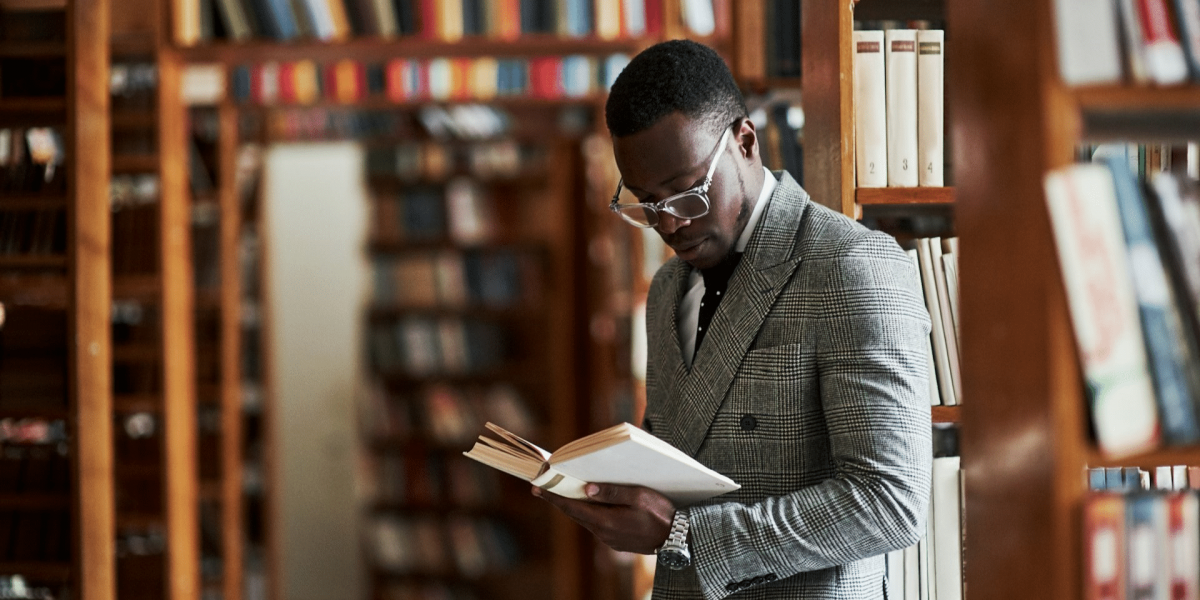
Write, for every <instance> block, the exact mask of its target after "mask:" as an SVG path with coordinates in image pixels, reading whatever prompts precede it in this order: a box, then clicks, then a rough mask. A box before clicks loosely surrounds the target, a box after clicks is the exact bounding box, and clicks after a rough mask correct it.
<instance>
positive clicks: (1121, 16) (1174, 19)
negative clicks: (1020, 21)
mask: <svg viewBox="0 0 1200 600" xmlns="http://www.w3.org/2000/svg"><path fill="white" fill-rule="evenodd" d="M1054 20H1055V32H1056V37H1057V40H1056V41H1057V47H1058V71H1059V75H1060V77H1062V80H1063V82H1064V83H1066V84H1067V85H1079V86H1082V85H1100V84H1114V83H1121V82H1123V81H1128V82H1130V83H1133V84H1136V85H1148V84H1153V85H1160V86H1163V85H1179V84H1183V83H1186V82H1187V81H1188V80H1189V79H1190V80H1191V81H1193V82H1200V4H1197V2H1196V0H1174V1H1173V2H1172V1H1171V0H1116V1H1110V0H1082V1H1075V0H1055V2H1054Z"/></svg>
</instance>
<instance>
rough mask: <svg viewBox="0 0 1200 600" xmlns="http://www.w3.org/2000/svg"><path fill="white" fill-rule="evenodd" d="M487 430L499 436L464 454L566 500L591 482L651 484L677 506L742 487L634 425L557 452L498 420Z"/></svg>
mask: <svg viewBox="0 0 1200 600" xmlns="http://www.w3.org/2000/svg"><path fill="white" fill-rule="evenodd" d="M487 428H488V430H490V431H491V432H492V433H494V434H496V435H498V436H500V439H499V440H496V439H493V438H489V437H484V436H479V441H478V442H475V446H474V447H473V448H471V450H469V451H467V452H464V453H463V455H465V456H466V457H468V458H471V459H474V460H477V461H479V462H481V463H483V464H485V465H488V466H490V467H492V468H495V469H498V470H500V471H504V472H505V473H508V474H510V475H513V476H515V477H519V478H521V479H524V480H525V481H528V482H530V483H532V484H533V485H535V486H538V487H540V488H541V489H543V490H546V491H549V492H552V493H554V494H558V495H559V496H563V497H565V498H575V499H586V498H587V495H586V494H585V493H584V491H583V488H584V486H585V485H587V484H588V483H613V484H619V485H637V486H643V487H648V488H651V489H654V490H657V491H658V492H659V493H661V494H663V495H664V496H666V497H667V498H670V499H671V501H672V502H674V503H675V505H676V506H686V505H689V504H694V503H696V502H700V501H701V500H707V499H709V498H712V497H714V496H719V495H721V494H724V493H727V492H732V491H734V490H736V489H738V488H740V487H741V486H740V485H738V484H736V483H734V482H733V480H732V479H730V478H728V477H726V476H724V475H722V474H720V473H717V472H716V471H713V470H712V469H709V468H708V467H706V466H704V465H702V464H700V463H699V462H698V461H696V459H694V458H692V457H690V456H688V455H687V454H686V453H684V452H683V451H681V450H679V449H678V448H676V447H674V446H672V445H670V444H668V443H667V442H664V441H662V440H660V439H658V438H657V437H654V436H653V435H651V434H649V433H646V432H645V431H643V430H641V429H639V428H637V427H634V426H633V425H630V424H629V423H621V424H620V425H615V426H613V427H609V428H608V429H605V430H603V431H598V432H596V433H593V434H591V435H587V436H584V437H582V438H579V439H577V440H575V441H573V442H569V443H567V444H566V445H564V446H563V447H561V448H559V449H558V450H555V451H554V452H553V453H551V452H547V451H545V450H543V449H541V448H539V447H537V446H536V445H534V444H532V443H530V442H528V441H526V440H524V439H522V438H520V437H518V436H517V435H515V434H513V433H511V432H509V431H507V430H506V429H504V428H503V427H500V426H498V425H496V424H494V423H488V424H487Z"/></svg>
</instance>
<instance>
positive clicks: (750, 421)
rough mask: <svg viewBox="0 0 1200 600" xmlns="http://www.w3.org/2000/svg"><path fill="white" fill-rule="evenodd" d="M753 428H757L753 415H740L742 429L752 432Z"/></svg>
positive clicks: (756, 420)
mask: <svg viewBox="0 0 1200 600" xmlns="http://www.w3.org/2000/svg"><path fill="white" fill-rule="evenodd" d="M755 427H758V419H755V418H754V415H742V429H744V430H746V431H753V430H754V428H755Z"/></svg>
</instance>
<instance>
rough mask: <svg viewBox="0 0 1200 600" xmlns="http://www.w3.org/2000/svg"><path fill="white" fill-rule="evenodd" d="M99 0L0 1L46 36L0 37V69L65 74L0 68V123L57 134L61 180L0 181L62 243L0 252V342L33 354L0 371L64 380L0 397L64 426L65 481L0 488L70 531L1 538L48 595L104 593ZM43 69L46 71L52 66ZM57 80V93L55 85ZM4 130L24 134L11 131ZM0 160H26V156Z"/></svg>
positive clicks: (104, 176) (14, 206)
mask: <svg viewBox="0 0 1200 600" xmlns="http://www.w3.org/2000/svg"><path fill="white" fill-rule="evenodd" d="M108 6H109V3H108V2H107V1H106V0H71V1H69V2H62V1H59V2H51V3H44V2H6V3H5V6H4V9H5V10H4V11H3V14H2V15H0V21H3V22H4V23H0V24H3V25H4V26H5V28H6V29H7V27H8V23H7V20H8V19H16V20H24V23H23V25H14V28H21V27H22V26H29V25H30V24H31V23H33V22H35V21H36V22H38V23H39V24H38V26H36V27H34V29H39V30H40V31H41V34H47V33H48V34H49V37H52V38H54V39H53V40H33V41H24V42H18V41H5V42H0V60H3V61H4V64H5V66H4V68H5V69H8V68H9V66H10V65H12V66H14V67H17V68H15V69H14V70H19V69H22V68H23V69H28V68H29V65H33V64H43V65H46V64H51V65H53V64H55V63H61V65H62V73H63V74H64V75H65V80H63V81H54V78H55V76H54V75H49V79H47V80H42V81H36V82H35V81H21V80H19V79H20V78H9V79H6V81H5V86H4V90H2V91H0V122H3V123H4V124H5V126H16V127H53V128H54V129H56V130H57V133H58V134H59V136H60V138H61V140H62V144H63V146H62V148H61V150H62V153H63V155H64V158H65V160H64V161H63V163H62V164H61V165H60V169H59V170H57V171H56V173H55V175H54V178H55V183H56V185H59V186H60V187H59V189H56V190H49V191H47V190H45V189H43V190H41V191H38V190H36V189H28V190H27V191H26V192H21V191H19V190H20V189H22V188H23V185H22V182H20V181H6V185H7V186H8V189H9V191H7V192H6V193H4V194H3V195H2V196H0V211H10V210H12V211H40V212H47V211H48V212H57V213H61V216H60V217H59V219H60V220H61V223H62V225H63V231H64V232H65V235H64V237H65V240H64V241H63V244H64V245H63V246H62V247H57V246H58V242H52V243H51V244H50V245H51V246H55V248H54V249H53V250H52V251H50V252H48V253H46V252H39V251H37V250H31V251H30V252H29V253H22V254H6V255H4V256H2V257H0V297H2V300H0V301H2V302H4V305H5V306H4V308H5V312H6V315H7V318H6V321H5V323H4V326H3V329H0V333H3V335H2V336H0V354H4V355H15V356H19V357H21V358H23V359H25V360H30V359H32V360H34V361H35V363H34V364H35V365H36V366H33V365H31V366H29V367H13V366H7V367H5V366H3V365H0V379H4V380H6V381H13V380H14V379H16V378H18V377H26V378H27V377H29V376H34V377H43V378H46V379H47V380H50V381H56V382H62V383H61V387H60V388H58V389H57V390H55V391H47V392H40V393H38V395H36V396H29V397H24V395H23V394H22V393H21V392H18V393H17V394H12V395H10V396H9V397H8V398H7V400H8V402H7V403H0V418H6V419H7V418H15V419H39V420H44V421H46V422H48V424H51V425H53V424H54V423H58V424H59V425H61V427H62V429H63V432H64V434H65V435H66V437H65V439H63V440H62V441H61V442H58V443H56V445H57V444H63V443H65V446H66V448H67V450H66V454H65V455H63V456H58V455H55V456H56V457H55V458H53V459H52V462H56V463H58V464H60V465H61V462H58V461H63V460H65V461H66V463H67V465H68V467H67V469H68V471H69V476H68V480H67V481H66V482H63V483H61V484H55V485H56V486H59V485H63V486H65V488H64V489H62V490H61V491H48V490H38V489H30V490H29V491H27V492H23V493H16V494H14V493H5V494H2V495H0V505H2V506H4V507H5V510H7V511H12V512H13V513H15V514H13V515H12V516H13V517H14V518H16V519H17V521H21V520H22V519H21V513H23V512H25V511H33V512H39V513H44V514H51V513H53V514H56V515H61V519H64V520H65V522H60V523H58V524H57V527H59V528H60V530H65V531H68V532H69V534H68V536H67V539H68V543H67V545H66V547H63V548H56V549H54V550H36V551H33V552H32V553H31V550H32V549H31V548H19V549H18V548H12V545H11V540H10V546H9V548H6V549H5V552H6V553H7V552H8V551H9V550H16V551H19V552H21V553H22V554H24V555H25V556H23V557H22V559H21V560H13V558H14V557H13V556H9V555H7V554H5V555H0V573H4V574H6V575H22V576H24V577H25V579H26V582H27V583H28V584H29V585H30V586H31V587H35V588H46V589H48V590H50V591H51V593H53V594H54V595H56V596H58V595H63V596H69V597H84V598H97V599H104V598H112V597H114V592H115V588H114V577H113V575H114V568H113V567H114V551H113V546H112V533H111V531H112V528H113V514H112V511H113V503H114V496H113V456H112V424H111V420H110V405H111V402H112V397H111V394H110V391H109V384H108V382H109V380H110V378H111V376H112V367H111V364H110V354H109V346H110V344H109V326H108V322H109V321H108V319H109V312H110V308H109V298H108V290H109V287H110V285H111V279H110V273H109V262H108V260H109V252H108V250H109V244H110V238H109V228H108V220H107V215H108V197H107V193H106V191H107V181H108V169H109V156H108V147H109V141H108V137H107V123H108V120H107V119H108V116H107V109H108V102H107V99H108V80H107V73H108V71H107V69H108V53H107V49H106V40H107V35H108V19H107V15H108ZM26 11H37V12H26ZM64 40H65V41H64ZM52 70H55V71H56V70H57V65H56V66H55V67H54V68H53V69H52ZM58 86H61V92H54V91H53V90H54V88H56V87H58ZM48 91H50V92H51V94H50V95H47V92H48ZM16 135H22V132H21V131H20V130H18V131H17V132H16ZM10 160H12V161H14V162H15V161H29V157H28V156H25V157H22V156H13V157H10ZM25 183H28V182H25ZM35 233H36V232H35ZM43 235H44V234H43ZM39 244H40V242H39ZM31 333H32V334H33V335H32V338H31V337H30V334H31ZM31 339H32V340H36V341H34V342H32V343H33V345H29V344H30V340H31ZM30 350H32V352H30ZM34 357H37V358H34ZM9 364H12V363H9ZM23 364H30V363H23ZM30 370H32V372H30ZM19 371H23V372H19ZM14 400H15V401H16V402H15V403H14ZM9 443H10V444H11V442H9ZM20 445H21V444H20V443H18V444H16V445H15V447H19V446H20ZM35 445H36V444H35ZM10 447H11V446H10ZM43 449H45V448H43ZM8 460H22V461H23V460H30V461H32V460H33V459H32V458H28V457H26V458H13V457H9V458H8ZM39 462H40V461H39ZM37 464H38V463H34V462H30V463H29V467H28V469H29V470H27V469H26V468H25V467H22V470H23V471H26V472H27V474H29V476H30V477H32V475H31V474H30V473H32V471H31V469H35V468H52V467H49V466H35V465H37ZM55 468H57V467H55ZM30 481H32V479H30ZM18 485H21V484H18ZM46 511H51V513H47V512H46ZM48 518H56V519H57V518H60V517H57V516H55V517H48ZM45 523H47V522H46V521H43V524H45ZM47 527H49V525H47ZM17 543H20V542H19V541H18V542H17ZM31 554H32V555H41V556H32V555H31Z"/></svg>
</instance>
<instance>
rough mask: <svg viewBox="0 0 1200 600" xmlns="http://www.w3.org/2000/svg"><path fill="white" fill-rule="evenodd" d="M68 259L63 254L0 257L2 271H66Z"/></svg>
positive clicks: (7, 255) (8, 255)
mask: <svg viewBox="0 0 1200 600" xmlns="http://www.w3.org/2000/svg"><path fill="white" fill-rule="evenodd" d="M66 267H67V257H66V256H64V255H62V254H6V255H0V269H65V268H66Z"/></svg>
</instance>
